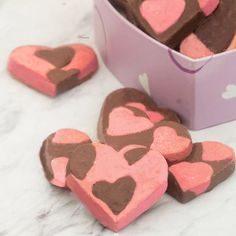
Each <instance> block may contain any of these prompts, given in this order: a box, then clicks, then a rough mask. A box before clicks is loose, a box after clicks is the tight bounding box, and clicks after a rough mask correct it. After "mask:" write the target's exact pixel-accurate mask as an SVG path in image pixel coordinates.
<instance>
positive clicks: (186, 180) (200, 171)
mask: <svg viewBox="0 0 236 236" xmlns="http://www.w3.org/2000/svg"><path fill="white" fill-rule="evenodd" d="M169 171H170V172H171V173H172V174H173V175H174V176H175V179H176V180H177V182H178V184H179V186H180V187H181V189H182V190H183V191H184V192H186V191H191V192H193V193H195V194H196V195H200V194H201V193H204V192H205V191H206V190H207V189H208V187H209V185H210V183H211V177H212V175H213V169H212V167H211V166H210V165H208V164H206V163H203V162H195V163H188V162H181V163H178V164H176V165H173V166H171V167H170V168H169Z"/></svg>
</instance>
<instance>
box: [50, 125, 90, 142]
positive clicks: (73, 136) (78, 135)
mask: <svg viewBox="0 0 236 236" xmlns="http://www.w3.org/2000/svg"><path fill="white" fill-rule="evenodd" d="M89 140H90V138H89V137H88V135H87V134H85V133H83V132H80V131H78V130H75V129H61V130H59V131H57V132H56V133H55V135H54V137H53V139H52V142H53V143H58V144H73V143H83V142H86V141H89Z"/></svg>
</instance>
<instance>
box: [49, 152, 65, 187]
mask: <svg viewBox="0 0 236 236" xmlns="http://www.w3.org/2000/svg"><path fill="white" fill-rule="evenodd" d="M67 163H68V158H66V157H58V158H55V159H53V160H52V161H51V167H52V170H53V174H54V178H53V179H52V180H51V183H52V184H53V185H56V186H58V187H61V188H64V187H65V186H66V166H67Z"/></svg>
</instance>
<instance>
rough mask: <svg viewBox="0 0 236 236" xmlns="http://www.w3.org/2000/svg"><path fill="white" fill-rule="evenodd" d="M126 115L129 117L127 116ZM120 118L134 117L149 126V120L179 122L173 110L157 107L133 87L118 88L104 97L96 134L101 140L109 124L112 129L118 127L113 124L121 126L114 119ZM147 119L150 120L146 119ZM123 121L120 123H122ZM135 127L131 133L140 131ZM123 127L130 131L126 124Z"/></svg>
mask: <svg viewBox="0 0 236 236" xmlns="http://www.w3.org/2000/svg"><path fill="white" fill-rule="evenodd" d="M127 116H128V117H129V118H127ZM120 118H122V120H123V121H124V122H125V121H126V120H130V121H131V122H132V120H133V121H134V119H136V120H142V122H144V123H146V125H145V126H146V127H148V126H149V128H151V127H152V126H153V125H151V124H150V121H151V122H152V123H158V122H160V121H163V120H170V121H175V122H178V123H180V119H179V117H178V115H177V114H176V113H175V112H174V111H171V110H170V109H167V108H161V107H158V106H157V104H156V103H155V102H154V101H153V99H152V98H151V97H149V96H148V95H147V94H145V93H143V92H141V91H139V90H136V89H133V88H123V89H118V90H116V91H114V92H112V93H111V94H109V95H108V96H107V98H106V99H105V101H104V104H103V108H102V110H101V113H100V118H99V122H98V136H99V139H100V140H101V141H105V140H104V137H103V136H104V134H105V133H106V130H107V129H108V126H109V125H111V126H112V130H114V129H116V130H117V128H118V127H115V126H118V125H119V126H121V124H120V123H119V122H117V121H116V119H118V121H120V122H122V121H121V119H120ZM137 118H138V119H137ZM119 119H120V120H119ZM148 119H149V120H150V121H148ZM124 122H123V123H122V124H123V125H124ZM133 123H136V122H133ZM129 125H131V124H129ZM133 125H135V124H133ZM124 126H126V125H124ZM137 126H138V125H137ZM110 128H111V127H110ZM133 128H134V127H133ZM137 128H138V127H137ZM137 128H136V129H132V133H135V132H138V131H140V130H138V129H137ZM140 128H143V127H140ZM125 129H127V131H128V133H130V129H128V127H127V126H126V127H123V130H124V131H125ZM118 132H121V131H118Z"/></svg>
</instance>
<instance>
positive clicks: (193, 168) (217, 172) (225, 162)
mask: <svg viewBox="0 0 236 236" xmlns="http://www.w3.org/2000/svg"><path fill="white" fill-rule="evenodd" d="M234 169H235V153H234V150H233V149H232V148H230V147H228V146H227V145H225V144H222V143H219V142H202V143H196V144H194V147H193V151H192V153H191V155H190V156H189V157H188V158H187V159H186V160H185V161H183V162H180V163H177V164H174V165H172V166H170V167H169V181H168V182H169V183H168V190H167V192H168V193H169V194H170V195H171V196H173V197H174V198H175V199H177V200H178V201H179V202H181V203H186V202H188V201H190V200H192V199H194V198H196V197H198V196H199V195H200V194H202V193H205V192H207V191H210V190H212V189H213V188H214V187H215V186H216V185H218V184H219V183H221V182H222V181H224V180H226V179H227V178H228V177H229V176H230V175H231V174H232V173H233V172H234Z"/></svg>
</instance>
